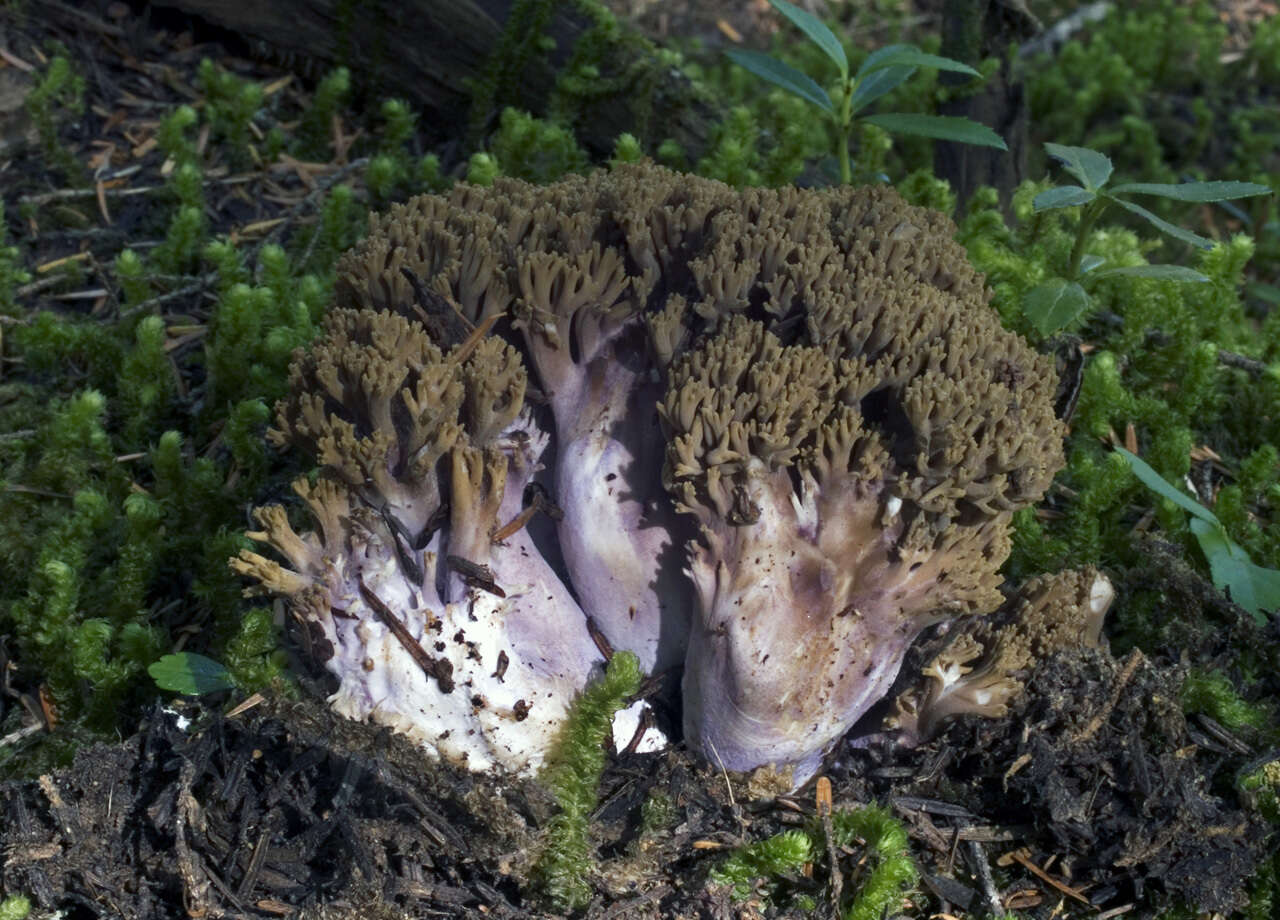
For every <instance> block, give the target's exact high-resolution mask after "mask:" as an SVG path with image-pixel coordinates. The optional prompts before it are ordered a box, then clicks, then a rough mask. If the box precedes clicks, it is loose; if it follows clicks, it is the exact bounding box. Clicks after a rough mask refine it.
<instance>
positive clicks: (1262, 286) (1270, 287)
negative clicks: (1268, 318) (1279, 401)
mask: <svg viewBox="0 0 1280 920" xmlns="http://www.w3.org/2000/svg"><path fill="white" fill-rule="evenodd" d="M1245 290H1246V291H1248V292H1249V295H1250V296H1251V297H1256V298H1258V299H1259V300H1265V301H1266V302H1267V303H1273V304H1280V287H1276V286H1275V285H1274V284H1267V283H1266V282H1265V281H1251V282H1249V283H1248V284H1247V285H1245Z"/></svg>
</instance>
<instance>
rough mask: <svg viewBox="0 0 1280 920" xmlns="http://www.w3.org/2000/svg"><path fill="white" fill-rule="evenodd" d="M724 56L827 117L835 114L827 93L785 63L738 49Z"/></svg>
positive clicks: (730, 50)
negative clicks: (810, 103)
mask: <svg viewBox="0 0 1280 920" xmlns="http://www.w3.org/2000/svg"><path fill="white" fill-rule="evenodd" d="M725 54H726V55H728V57H729V59H730V60H731V61H733V62H734V63H735V64H737V65H738V66H739V67H743V68H745V69H747V70H749V71H751V72H752V73H753V74H755V75H756V76H757V77H760V78H761V79H763V80H768V81H769V82H770V83H772V84H773V85H775V86H780V87H782V88H783V89H785V90H786V91H787V92H789V93H794V94H795V95H797V96H799V97H800V98H801V99H804V100H805V101H806V102H812V103H813V104H814V105H816V106H817V107H818V108H820V109H822V110H823V111H824V112H826V113H827V114H828V115H833V114H835V107H834V106H833V105H832V104H831V97H830V96H828V95H827V91H826V90H824V89H823V88H822V87H821V86H819V85H818V84H817V83H815V82H813V79H812V78H811V77H810V76H809V75H808V74H805V73H801V72H800V71H798V70H796V69H795V68H794V67H792V66H791V65H790V64H788V63H787V62H786V61H780V60H778V59H777V58H774V57H770V56H769V55H767V54H761V53H760V52H759V51H743V50H742V49H740V48H730V49H729V50H728V51H726V52H725Z"/></svg>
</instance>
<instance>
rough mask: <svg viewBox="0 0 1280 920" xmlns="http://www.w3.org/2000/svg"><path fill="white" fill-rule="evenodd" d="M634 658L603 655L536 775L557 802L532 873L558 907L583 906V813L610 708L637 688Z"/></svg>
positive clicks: (594, 783) (590, 798)
mask: <svg viewBox="0 0 1280 920" xmlns="http://www.w3.org/2000/svg"><path fill="white" fill-rule="evenodd" d="M640 677H641V675H640V663H639V661H638V660H637V658H636V656H635V655H633V654H632V653H630V652H617V653H616V654H614V655H613V657H612V658H610V659H609V664H608V667H607V668H606V669H605V673H604V677H603V678H602V679H601V680H599V681H597V682H596V683H593V684H591V685H590V686H588V687H587V689H586V690H584V691H583V692H582V695H581V696H580V697H578V699H577V700H576V701H575V702H574V704H573V706H572V707H571V708H570V710H569V716H568V718H567V719H566V720H565V724H564V727H563V728H561V730H560V737H559V739H558V740H557V742H556V744H555V746H554V748H553V749H552V751H551V754H550V755H548V757H547V763H546V766H545V767H543V770H542V773H541V774H540V777H539V778H540V779H541V781H542V782H543V783H545V784H546V786H547V787H548V788H549V789H550V790H551V792H552V794H553V795H554V796H555V798H556V802H557V804H558V805H559V806H560V810H559V812H558V813H557V814H556V816H555V817H554V818H552V820H551V823H550V824H549V825H548V827H547V829H546V832H545V834H544V838H543V850H542V853H541V854H540V855H539V858H538V864H537V869H536V872H535V874H536V876H537V878H538V880H539V883H540V884H541V886H542V889H543V891H544V892H545V893H546V895H547V897H548V898H549V899H550V901H551V903H552V904H554V905H555V906H556V908H557V909H559V910H569V909H573V908H577V907H582V906H584V905H585V904H586V903H587V901H588V900H589V899H590V896H591V885H590V882H589V881H588V879H589V878H590V875H591V866H590V852H591V846H590V829H589V818H590V815H591V812H592V810H593V809H594V808H595V807H596V799H597V796H598V790H599V785H600V774H601V773H602V772H603V771H604V764H605V754H604V745H605V739H606V738H607V737H608V736H609V731H610V725H611V723H612V720H613V716H614V713H616V712H617V711H618V710H619V709H621V708H622V706H623V704H624V702H625V700H626V699H627V697H629V696H631V695H632V694H634V693H636V692H637V691H638V690H639V689H640Z"/></svg>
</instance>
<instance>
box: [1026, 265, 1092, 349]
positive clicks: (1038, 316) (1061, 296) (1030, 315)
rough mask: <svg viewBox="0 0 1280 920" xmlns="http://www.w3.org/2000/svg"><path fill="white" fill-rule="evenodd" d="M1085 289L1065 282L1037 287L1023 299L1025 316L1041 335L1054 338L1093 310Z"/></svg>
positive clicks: (1058, 279)
mask: <svg viewBox="0 0 1280 920" xmlns="http://www.w3.org/2000/svg"><path fill="white" fill-rule="evenodd" d="M1089 306H1090V300H1089V295H1088V294H1086V293H1085V290H1084V288H1082V287H1081V286H1080V285H1078V284H1076V283H1075V282H1074V281H1067V280H1066V279H1065V278H1054V279H1053V280H1052V281H1046V282H1045V283H1044V284H1037V285H1036V286H1035V287H1033V288H1032V289H1031V290H1029V291H1027V293H1026V294H1025V295H1024V296H1023V298H1022V312H1023V313H1025V314H1026V316H1027V319H1029V320H1031V325H1033V326H1034V327H1035V328H1036V330H1037V331H1038V332H1039V333H1040V334H1041V335H1050V334H1052V333H1054V332H1057V331H1058V330H1059V329H1061V328H1063V327H1064V326H1066V325H1067V324H1068V323H1070V322H1072V321H1073V320H1074V319H1076V317H1078V316H1080V315H1081V314H1082V313H1084V312H1085V311H1086V310H1088V309H1089Z"/></svg>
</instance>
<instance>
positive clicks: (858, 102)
mask: <svg viewBox="0 0 1280 920" xmlns="http://www.w3.org/2000/svg"><path fill="white" fill-rule="evenodd" d="M915 72H916V69H915V68H914V67H886V68H885V69H884V70H877V71H876V72H875V73H873V74H870V75H868V76H867V78H866V79H865V80H860V81H859V82H858V85H857V87H856V88H855V89H854V91H853V99H852V100H851V101H850V103H849V110H850V111H851V112H860V111H862V110H863V109H865V108H866V107H867V106H869V105H870V104H871V103H873V102H875V101H876V100H877V99H879V98H880V97H881V96H883V95H884V94H885V93H887V92H890V91H891V90H895V89H897V88H898V87H899V86H901V85H902V84H903V83H905V82H907V80H909V79H911V75H912V74H914V73H915Z"/></svg>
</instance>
